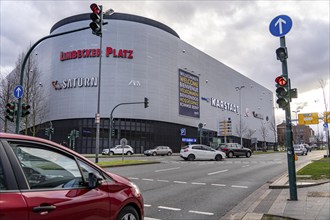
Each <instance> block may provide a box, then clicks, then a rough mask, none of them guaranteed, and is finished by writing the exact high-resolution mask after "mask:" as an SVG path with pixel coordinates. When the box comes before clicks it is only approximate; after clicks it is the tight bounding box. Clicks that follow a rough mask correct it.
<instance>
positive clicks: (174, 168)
mask: <svg viewBox="0 0 330 220" xmlns="http://www.w3.org/2000/svg"><path fill="white" fill-rule="evenodd" d="M177 169H180V167H173V168H168V169H163V170H155V172H156V173H157V172H164V171H169V170H177Z"/></svg>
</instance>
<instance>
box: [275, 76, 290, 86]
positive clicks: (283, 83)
mask: <svg viewBox="0 0 330 220" xmlns="http://www.w3.org/2000/svg"><path fill="white" fill-rule="evenodd" d="M275 82H276V83H277V84H278V85H280V86H286V84H287V83H288V81H287V79H286V78H285V77H284V76H278V77H276V79H275Z"/></svg>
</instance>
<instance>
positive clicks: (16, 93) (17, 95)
mask: <svg viewBox="0 0 330 220" xmlns="http://www.w3.org/2000/svg"><path fill="white" fill-rule="evenodd" d="M23 92H24V90H23V86H21V85H18V86H16V87H15V89H14V96H15V98H17V99H20V98H22V96H23Z"/></svg>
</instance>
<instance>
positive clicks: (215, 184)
mask: <svg viewBox="0 0 330 220" xmlns="http://www.w3.org/2000/svg"><path fill="white" fill-rule="evenodd" d="M211 185H212V186H226V185H224V184H217V183H214V184H211Z"/></svg>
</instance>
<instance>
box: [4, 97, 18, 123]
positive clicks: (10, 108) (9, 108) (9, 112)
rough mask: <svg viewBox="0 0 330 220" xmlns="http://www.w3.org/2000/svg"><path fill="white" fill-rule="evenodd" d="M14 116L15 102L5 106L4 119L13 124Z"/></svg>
mask: <svg viewBox="0 0 330 220" xmlns="http://www.w3.org/2000/svg"><path fill="white" fill-rule="evenodd" d="M15 114H16V104H15V102H10V103H7V105H6V119H8V120H9V121H11V122H14V117H15Z"/></svg>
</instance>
